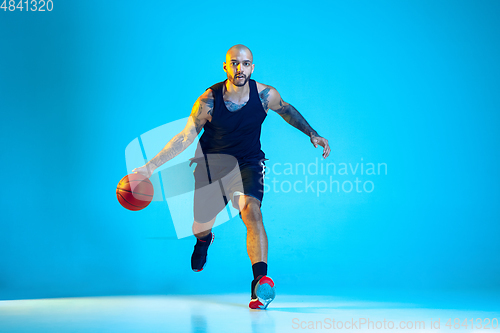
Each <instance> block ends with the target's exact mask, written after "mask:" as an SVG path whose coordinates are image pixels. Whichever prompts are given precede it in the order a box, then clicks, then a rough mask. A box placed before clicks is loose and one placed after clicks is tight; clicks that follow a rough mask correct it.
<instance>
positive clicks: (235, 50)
mask: <svg viewBox="0 0 500 333" xmlns="http://www.w3.org/2000/svg"><path fill="white" fill-rule="evenodd" d="M242 53H246V56H247V59H248V60H250V61H251V62H253V54H252V51H250V49H249V48H248V47H246V46H245V45H243V44H236V45H234V46H231V48H230V49H229V50H228V51H227V53H226V61H230V60H231V58H232V57H235V56H238V55H240V54H242Z"/></svg>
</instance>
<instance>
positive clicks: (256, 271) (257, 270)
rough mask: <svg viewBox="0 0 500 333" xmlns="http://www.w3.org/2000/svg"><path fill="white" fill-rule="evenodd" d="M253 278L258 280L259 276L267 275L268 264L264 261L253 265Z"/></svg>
mask: <svg viewBox="0 0 500 333" xmlns="http://www.w3.org/2000/svg"><path fill="white" fill-rule="evenodd" d="M252 271H253V278H254V280H257V278H258V277H259V276H261V275H262V276H263V275H267V264H266V263H265V262H263V261H259V262H256V263H255V264H253V265H252Z"/></svg>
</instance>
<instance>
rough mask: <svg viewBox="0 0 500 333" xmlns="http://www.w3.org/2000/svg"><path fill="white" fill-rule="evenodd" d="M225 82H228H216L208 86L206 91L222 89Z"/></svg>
mask: <svg viewBox="0 0 500 333" xmlns="http://www.w3.org/2000/svg"><path fill="white" fill-rule="evenodd" d="M225 83H226V80H224V81H221V82H217V83H215V84H212V85H211V86H210V87H208V88H207V89H206V91H217V90H220V89H222V87H223V86H224V84H225Z"/></svg>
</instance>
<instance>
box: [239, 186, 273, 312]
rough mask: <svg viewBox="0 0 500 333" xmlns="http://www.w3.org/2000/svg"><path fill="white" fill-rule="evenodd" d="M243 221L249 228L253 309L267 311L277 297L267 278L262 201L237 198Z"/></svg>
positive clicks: (269, 279) (248, 242)
mask: <svg viewBox="0 0 500 333" xmlns="http://www.w3.org/2000/svg"><path fill="white" fill-rule="evenodd" d="M237 198H238V199H237V202H238V208H239V210H240V214H241V219H242V220H243V223H245V226H246V227H247V252H248V256H249V258H250V261H251V263H252V270H253V274H254V280H253V281H252V284H251V292H252V296H251V301H250V304H249V305H248V306H249V307H250V308H251V309H266V308H267V306H268V305H269V303H270V302H271V301H272V300H273V299H274V297H275V289H274V281H273V280H272V279H271V278H270V277H268V276H267V234H266V230H265V229H264V223H263V222H262V213H261V211H260V201H259V200H258V199H256V198H254V197H252V196H248V195H240V196H238V197H237Z"/></svg>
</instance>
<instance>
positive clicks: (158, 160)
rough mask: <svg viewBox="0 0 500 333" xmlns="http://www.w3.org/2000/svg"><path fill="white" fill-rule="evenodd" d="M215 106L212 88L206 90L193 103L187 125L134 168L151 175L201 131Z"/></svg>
mask: <svg viewBox="0 0 500 333" xmlns="http://www.w3.org/2000/svg"><path fill="white" fill-rule="evenodd" d="M213 107H214V98H213V94H212V90H211V89H208V90H206V91H205V92H204V93H203V94H202V95H201V96H200V97H198V99H197V100H196V102H195V103H194V105H193V109H192V111H191V115H190V116H189V118H188V121H187V124H186V127H184V129H183V130H182V131H181V132H180V133H179V134H177V135H176V136H174V137H173V138H172V139H171V140H170V141H169V142H168V143H167V144H166V145H165V147H163V149H162V150H161V151H160V152H159V153H158V154H157V155H156V156H155V157H153V158H152V159H151V160H150V161H149V162H148V163H146V164H145V165H144V166H142V167H139V168H136V169H134V170H132V172H138V173H141V174H143V175H144V176H146V177H148V178H149V177H151V175H152V174H153V172H154V170H155V169H156V168H158V167H160V166H161V165H163V164H164V163H166V162H167V161H169V160H171V159H172V158H174V157H175V156H177V155H179V154H180V153H181V152H183V151H184V149H186V148H187V147H188V146H189V145H190V144H191V143H193V141H194V140H195V139H196V137H197V136H198V134H199V133H200V132H201V130H202V128H203V126H204V125H205V123H206V122H207V120H208V121H210V120H211V118H212V112H213Z"/></svg>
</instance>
